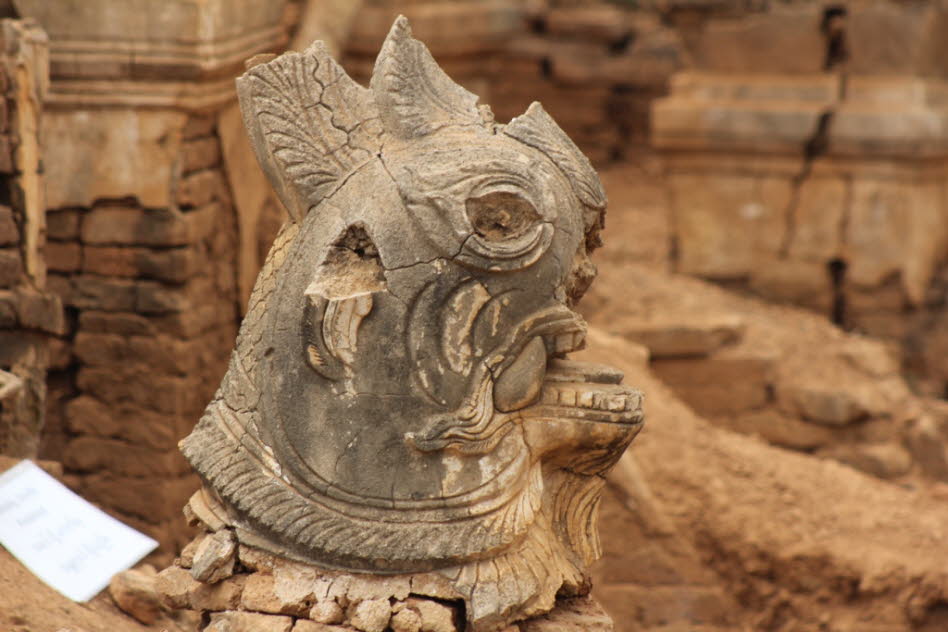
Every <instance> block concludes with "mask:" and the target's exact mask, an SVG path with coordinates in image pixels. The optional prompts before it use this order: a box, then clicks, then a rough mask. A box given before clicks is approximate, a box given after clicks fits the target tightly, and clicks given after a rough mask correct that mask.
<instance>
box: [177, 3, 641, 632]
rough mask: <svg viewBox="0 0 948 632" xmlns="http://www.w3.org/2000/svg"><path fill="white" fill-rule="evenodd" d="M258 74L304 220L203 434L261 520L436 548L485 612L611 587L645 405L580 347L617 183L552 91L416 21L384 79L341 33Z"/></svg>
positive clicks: (285, 197)
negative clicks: (515, 102) (470, 78)
mask: <svg viewBox="0 0 948 632" xmlns="http://www.w3.org/2000/svg"><path fill="white" fill-rule="evenodd" d="M238 93H239V97H240V104H241V108H242V111H243V114H244V121H245V124H246V126H247V129H248V133H249V134H250V137H251V139H252V141H253V145H254V148H255V151H256V153H257V157H258V159H259V161H260V164H261V166H262V167H263V169H264V170H265V172H266V173H267V175H268V177H269V178H270V180H271V182H272V183H273V186H274V189H275V190H276V191H277V193H278V194H279V195H280V196H281V199H282V201H283V203H284V204H285V205H286V207H287V209H288V211H289V213H290V216H291V218H292V220H291V222H290V223H288V224H287V225H286V226H285V227H284V228H283V230H282V231H281V233H280V235H279V236H278V237H277V240H276V242H275V243H274V246H273V248H272V250H271V252H270V255H269V257H268V259H267V261H266V263H265V265H264V267H263V270H262V271H261V273H260V276H259V278H258V281H257V284H256V287H255V289H254V292H253V295H252V297H251V302H250V308H249V310H248V314H247V317H246V318H245V320H244V322H243V324H242V326H241V331H240V335H239V337H238V340H237V345H236V349H235V351H234V354H233V356H232V359H231V363H230V367H229V370H228V372H227V375H226V376H225V377H224V379H223V381H222V383H221V386H220V389H219V391H218V393H217V395H216V396H215V398H214V400H213V401H212V402H211V403H210V404H209V405H208V407H207V409H206V411H205V414H204V416H203V417H202V419H201V421H200V423H199V424H198V426H197V427H196V428H195V430H194V432H193V433H192V434H191V435H190V436H189V437H187V438H186V439H185V440H184V441H183V442H182V449H183V451H184V453H185V455H186V456H187V458H188V459H189V461H190V462H191V464H192V465H193V466H194V468H195V469H196V470H197V471H198V472H199V473H200V475H201V476H202V478H203V480H204V482H205V485H206V488H207V489H208V491H209V494H208V497H213V498H215V499H216V501H215V502H216V503H217V506H218V510H219V511H220V513H221V515H224V516H226V519H225V522H227V523H228V524H229V525H230V526H231V527H232V528H233V529H235V531H236V533H237V536H238V538H239V539H240V540H241V541H242V542H244V543H245V544H250V545H254V546H259V547H262V548H265V549H268V550H270V551H272V552H276V553H278V554H281V555H284V556H287V557H290V558H293V559H296V560H300V561H305V562H308V563H312V564H314V565H317V566H321V567H325V568H332V569H343V570H348V571H354V572H368V573H417V572H429V571H435V572H438V573H441V574H443V575H444V576H445V577H446V578H448V579H449V580H450V582H451V584H452V586H453V587H454V589H455V590H456V591H457V593H458V595H460V596H461V597H462V598H463V599H464V600H465V602H466V606H467V607H466V613H467V617H468V619H469V623H470V624H471V626H472V628H473V629H475V630H490V629H494V628H496V627H498V626H502V625H504V624H506V623H507V622H510V621H513V620H517V619H519V618H523V617H526V616H529V615H532V614H536V613H538V612H542V611H545V610H548V609H549V608H550V607H552V605H553V601H554V599H555V597H556V595H557V594H558V593H559V594H571V593H579V592H583V591H584V590H587V589H588V582H587V580H586V576H585V571H586V567H587V565H588V564H589V563H590V562H592V561H593V560H594V559H595V558H596V557H597V556H598V554H599V549H598V540H597V537H598V536H597V532H596V525H595V516H596V512H595V510H596V506H597V503H598V499H599V494H600V490H601V487H602V485H603V476H604V475H605V473H606V472H608V470H609V469H610V468H611V467H612V465H613V464H614V463H615V462H616V460H617V459H618V458H619V456H621V454H622V452H623V451H624V450H625V448H626V447H627V446H628V444H629V443H630V442H631V441H632V439H633V437H634V436H635V434H636V433H637V432H638V430H639V429H640V427H641V424H642V412H641V401H642V396H641V394H640V393H639V392H638V391H636V390H634V389H631V388H628V387H626V386H623V385H622V384H621V378H622V376H621V374H619V373H618V372H616V371H614V370H612V369H609V368H608V367H599V366H592V365H586V364H582V363H578V362H574V361H571V360H569V359H567V354H569V353H570V352H572V351H575V350H577V349H580V348H581V347H582V346H583V345H584V338H585V324H584V323H583V321H582V320H581V318H580V317H579V316H578V315H577V314H576V313H575V312H574V311H573V310H572V306H573V303H574V302H575V301H576V300H578V298H579V297H580V296H581V294H582V292H583V290H584V289H585V287H586V286H587V285H588V283H589V281H590V280H591V277H592V271H593V269H592V267H591V264H590V263H589V260H588V254H589V251H590V250H591V249H592V248H594V247H595V246H596V245H597V244H598V232H599V230H600V229H601V227H602V216H603V213H604V211H605V196H604V194H603V192H602V188H601V185H600V183H599V180H598V177H597V176H596V174H595V172H594V171H593V169H592V167H591V165H590V164H589V162H588V161H587V160H586V158H585V157H584V156H583V155H582V154H581V153H580V152H579V150H578V149H577V148H576V147H575V146H574V145H573V143H572V142H571V141H570V140H569V138H568V137H567V136H566V135H565V134H564V133H563V132H562V131H561V130H560V129H559V128H558V127H557V126H556V124H555V123H554V122H553V120H552V119H551V118H550V117H549V115H547V114H546V112H544V111H543V109H542V107H541V106H540V105H539V104H536V103H535V104H533V105H532V106H531V107H530V108H529V109H528V110H527V112H526V113H525V114H524V115H522V116H520V117H518V118H516V119H514V120H513V121H511V122H510V123H509V124H507V125H501V124H498V123H496V122H494V120H493V117H492V115H490V113H489V110H488V109H487V107H486V106H483V105H481V106H478V105H477V97H475V96H474V95H473V94H471V93H469V92H467V91H466V90H464V89H463V88H461V87H460V86H458V85H456V84H455V83H453V82H452V81H451V80H450V79H449V78H448V77H447V75H445V74H444V72H443V71H442V70H441V69H440V68H439V67H438V66H437V64H436V63H435V62H434V60H433V59H432V58H431V55H430V54H429V53H428V51H427V49H426V48H425V46H424V45H423V44H421V43H420V42H418V41H416V40H414V39H413V38H412V36H411V31H410V28H409V26H408V22H407V21H406V20H405V19H404V18H399V19H398V20H396V22H395V24H394V25H393V27H392V30H391V32H390V33H389V36H388V38H387V40H386V41H385V43H384V45H383V47H382V50H381V52H380V54H379V58H378V60H377V62H376V67H375V72H374V74H373V77H372V81H371V84H370V88H369V89H366V88H363V87H361V86H359V85H357V84H356V83H355V82H353V81H352V80H351V79H349V77H348V76H346V74H345V73H344V72H343V71H342V70H341V68H340V67H339V66H338V65H337V64H336V62H335V61H333V59H332V58H331V57H330V56H329V55H328V53H327V52H326V49H325V48H324V47H323V45H322V44H321V43H318V42H317V43H315V44H314V45H313V46H311V47H310V48H309V49H308V50H306V51H305V52H303V53H286V54H284V55H282V56H280V57H278V58H276V59H274V60H272V61H270V62H268V63H264V64H260V65H257V66H254V67H253V68H251V69H250V70H249V71H248V72H247V73H246V74H245V75H244V76H243V77H241V78H240V79H239V80H238Z"/></svg>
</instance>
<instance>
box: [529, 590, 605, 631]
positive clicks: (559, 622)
mask: <svg viewBox="0 0 948 632" xmlns="http://www.w3.org/2000/svg"><path fill="white" fill-rule="evenodd" d="M518 625H519V626H520V630H521V631H522V632H612V630H613V625H612V619H610V618H609V615H607V614H606V613H605V612H604V611H603V609H602V607H601V606H600V605H599V604H597V603H596V602H595V601H593V600H592V599H590V598H589V597H584V598H583V597H581V598H577V599H564V600H562V601H558V602H557V607H556V609H554V610H553V611H552V612H550V613H549V614H546V615H544V616H542V617H537V618H536V619H530V620H528V621H523V622H521V623H519V624H518Z"/></svg>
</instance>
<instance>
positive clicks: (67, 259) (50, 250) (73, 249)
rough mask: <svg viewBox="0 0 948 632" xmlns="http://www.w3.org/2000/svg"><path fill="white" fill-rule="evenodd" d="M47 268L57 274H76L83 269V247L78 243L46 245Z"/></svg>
mask: <svg viewBox="0 0 948 632" xmlns="http://www.w3.org/2000/svg"><path fill="white" fill-rule="evenodd" d="M45 251H46V266H47V267H48V268H49V269H50V270H54V271H56V272H76V271H78V270H79V268H80V267H82V246H80V245H79V244H78V243H76V242H57V241H50V242H47V243H46V248H45Z"/></svg>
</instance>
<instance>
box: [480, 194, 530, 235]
mask: <svg viewBox="0 0 948 632" xmlns="http://www.w3.org/2000/svg"><path fill="white" fill-rule="evenodd" d="M465 207H466V209H467V217H468V219H469V220H470V222H471V226H472V227H473V228H474V232H476V233H477V234H478V235H480V236H481V237H482V238H484V239H486V240H488V241H505V240H508V239H515V238H517V237H520V236H522V235H523V234H524V233H526V232H527V230H528V229H530V228H531V227H532V226H533V225H534V224H536V223H537V222H538V221H539V220H540V214H539V213H537V210H536V209H535V208H534V207H533V204H531V203H530V202H529V201H527V200H526V199H524V198H523V197H521V196H520V195H517V194H516V193H511V192H508V191H494V192H492V193H487V194H485V195H481V196H479V197H472V198H468V200H467V202H465Z"/></svg>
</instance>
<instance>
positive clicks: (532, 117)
mask: <svg viewBox="0 0 948 632" xmlns="http://www.w3.org/2000/svg"><path fill="white" fill-rule="evenodd" d="M503 131H504V134H506V135H507V136H510V137H511V138H516V139H517V140H519V141H520V142H521V143H523V144H525V145H529V146H530V147H533V148H535V149H539V150H540V151H542V152H543V153H544V154H546V155H547V157H548V158H549V159H550V160H552V161H553V164H555V165H556V166H557V167H558V168H559V169H560V171H562V172H563V173H564V174H566V177H567V179H568V180H569V181H570V184H571V185H572V186H573V190H574V191H575V192H576V195H577V197H579V199H580V201H581V202H582V203H583V204H585V205H586V206H588V207H590V208H595V209H604V208H605V207H606V193H605V191H603V190H602V183H601V182H600V181H599V176H597V175H596V170H595V169H593V166H592V164H591V163H590V162H589V159H588V158H586V156H585V155H583V152H581V151H580V150H579V148H578V147H577V146H576V145H575V144H573V141H572V140H570V138H569V136H567V135H566V132H564V131H563V130H562V129H560V126H559V125H557V124H556V121H554V120H553V117H551V116H550V115H549V114H547V113H546V110H544V109H543V106H542V105H540V104H539V103H537V102H536V101H534V102H533V103H531V104H530V107H529V108H527V111H526V112H525V113H523V114H521V115H520V116H518V117H517V118H515V119H513V120H512V121H510V123H508V124H507V126H506V127H504V130H503Z"/></svg>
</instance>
